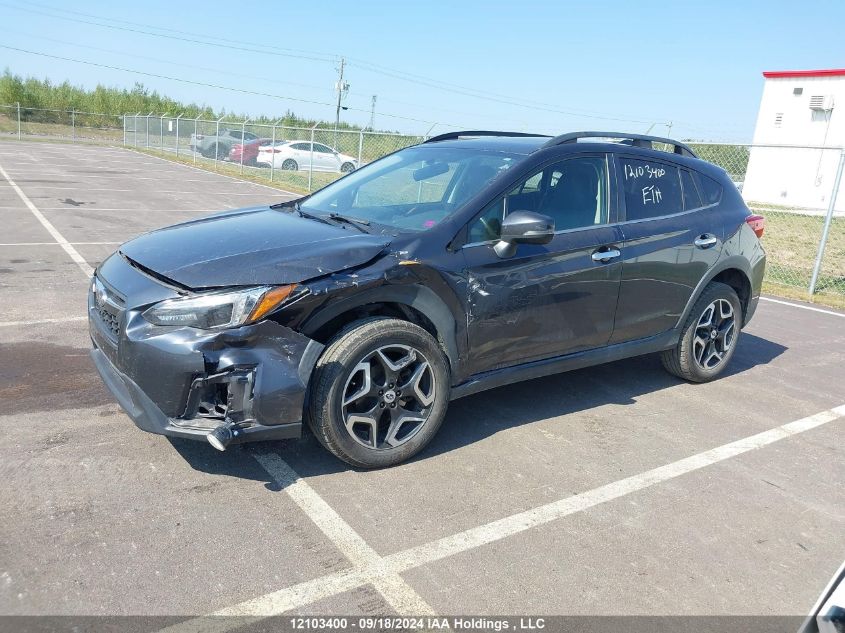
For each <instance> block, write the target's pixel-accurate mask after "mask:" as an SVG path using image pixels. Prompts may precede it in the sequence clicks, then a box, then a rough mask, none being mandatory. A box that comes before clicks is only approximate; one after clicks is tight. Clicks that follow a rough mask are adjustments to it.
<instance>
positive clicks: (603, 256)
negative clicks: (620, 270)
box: [592, 248, 622, 264]
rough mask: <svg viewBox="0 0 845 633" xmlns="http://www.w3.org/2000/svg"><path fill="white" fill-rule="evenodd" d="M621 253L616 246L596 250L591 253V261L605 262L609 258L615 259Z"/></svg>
mask: <svg viewBox="0 0 845 633" xmlns="http://www.w3.org/2000/svg"><path fill="white" fill-rule="evenodd" d="M620 255H622V252H621V251H620V250H618V249H616V248H609V249H607V250H606V251H596V252H594V253H593V255H592V257H593V261H594V262H601V263H602V264H606V263H607V262H609V261H610V260H611V259H616V258H617V257H619V256H620Z"/></svg>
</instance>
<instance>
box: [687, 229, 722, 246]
mask: <svg viewBox="0 0 845 633" xmlns="http://www.w3.org/2000/svg"><path fill="white" fill-rule="evenodd" d="M718 243H719V240H717V239H716V238H715V237H713V236H712V235H710V234H709V233H705V234H704V235H701V236H700V237H697V238H696V239H695V242H693V244H695V245H696V246H697V247H698V248H710V247H711V246H716V244H718Z"/></svg>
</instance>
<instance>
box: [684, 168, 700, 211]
mask: <svg viewBox="0 0 845 633" xmlns="http://www.w3.org/2000/svg"><path fill="white" fill-rule="evenodd" d="M681 185H682V186H683V188H684V210H685V211H689V210H690V209H698V208H700V207H703V206H704V204H703V203H702V202H701V196H699V195H698V189H697V188H696V186H695V183H694V182H693V181H692V175H691V174H690V173H689V172H688V171H687V170H686V169H682V170H681Z"/></svg>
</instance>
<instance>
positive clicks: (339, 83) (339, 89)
mask: <svg viewBox="0 0 845 633" xmlns="http://www.w3.org/2000/svg"><path fill="white" fill-rule="evenodd" d="M345 65H346V60H345V59H344V58H343V57H341V58H340V69H339V71H338V72H339V73H340V75H339V76H338V78H337V86H336V88H337V110H336V112H335V117H334V129H335V130H337V128H338V127H339V126H340V100H341V99H342V98H343V91H344V85H343V67H344V66H345ZM345 88H346V90H349V86H346V87H345Z"/></svg>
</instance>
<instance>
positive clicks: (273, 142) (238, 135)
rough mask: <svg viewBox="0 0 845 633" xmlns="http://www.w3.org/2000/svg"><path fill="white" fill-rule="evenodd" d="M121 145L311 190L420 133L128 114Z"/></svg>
mask: <svg viewBox="0 0 845 633" xmlns="http://www.w3.org/2000/svg"><path fill="white" fill-rule="evenodd" d="M124 120H125V132H124V136H125V143H126V145H128V146H130V147H139V148H146V149H155V150H160V151H163V152H168V153H172V154H173V155H174V156H180V157H182V158H183V159H189V160H190V161H191V162H192V163H194V164H199V165H212V166H214V167H215V168H219V167H221V166H229V167H231V168H235V169H236V170H237V171H238V173H240V174H246V175H249V176H250V177H252V178H266V179H267V180H269V181H271V182H273V183H278V184H280V185H281V186H289V187H291V188H293V189H299V190H305V191H313V190H315V189H319V188H320V187H323V186H325V185H326V184H328V183H330V182H332V181H333V180H336V179H337V178H340V177H341V176H343V175H344V174H345V173H348V172H349V171H353V170H355V169H357V168H359V167H360V166H362V165H365V164H367V163H369V162H371V161H373V160H376V159H377V158H381V157H382V156H384V155H386V154H389V153H391V152H394V151H396V150H397V149H401V148H403V147H408V146H409V145H414V144H416V143H419V142H420V141H422V140H423V137H422V136H413V135H402V134H389V133H385V132H370V131H365V130H335V129H326V128H320V127H317V126H315V127H311V128H304V127H288V126H284V125H272V124H266V123H251V122H250V121H249V120H246V121H236V120H231V119H225V118H223V119H219V120H217V121H210V120H204V119H186V118H182V117H171V116H161V115H153V114H143V113H136V114H131V115H126V116H125V117H124Z"/></svg>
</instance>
